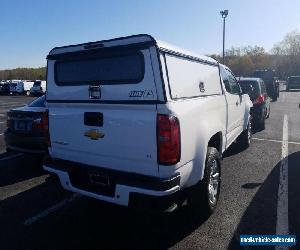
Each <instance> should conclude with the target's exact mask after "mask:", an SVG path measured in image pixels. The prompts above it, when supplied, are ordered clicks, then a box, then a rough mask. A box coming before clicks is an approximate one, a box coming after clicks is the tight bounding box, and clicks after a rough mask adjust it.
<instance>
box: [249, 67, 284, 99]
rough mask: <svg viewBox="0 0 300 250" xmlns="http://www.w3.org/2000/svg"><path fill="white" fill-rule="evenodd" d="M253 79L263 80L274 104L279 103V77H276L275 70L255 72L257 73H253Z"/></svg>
mask: <svg viewBox="0 0 300 250" xmlns="http://www.w3.org/2000/svg"><path fill="white" fill-rule="evenodd" d="M253 77H256V78H261V79H262V80H263V81H264V83H265V86H266V88H267V93H268V95H269V96H270V97H271V98H272V100H273V101H274V102H275V101H277V98H278V97H279V79H278V77H276V72H275V70H271V69H260V70H255V72H254V73H253Z"/></svg>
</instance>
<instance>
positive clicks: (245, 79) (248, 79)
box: [237, 77, 261, 81]
mask: <svg viewBox="0 0 300 250" xmlns="http://www.w3.org/2000/svg"><path fill="white" fill-rule="evenodd" d="M237 78H238V79H239V81H260V80H261V78H258V77H237Z"/></svg>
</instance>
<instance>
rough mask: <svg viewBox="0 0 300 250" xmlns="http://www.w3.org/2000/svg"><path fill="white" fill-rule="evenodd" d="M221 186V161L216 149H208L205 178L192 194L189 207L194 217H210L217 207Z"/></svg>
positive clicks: (194, 188)
mask: <svg viewBox="0 0 300 250" xmlns="http://www.w3.org/2000/svg"><path fill="white" fill-rule="evenodd" d="M220 185H221V159H220V154H219V152H218V150H217V149H216V148H213V147H208V148H207V154H206V162H205V170H204V177H203V180H201V181H200V182H199V183H198V184H197V185H196V186H195V187H193V190H192V191H191V193H190V196H189V199H188V206H189V208H190V209H191V210H192V212H193V213H194V215H203V216H205V217H206V216H209V215H211V214H212V213H213V211H214V210H215V208H216V206H217V202H218V199H219V194H220Z"/></svg>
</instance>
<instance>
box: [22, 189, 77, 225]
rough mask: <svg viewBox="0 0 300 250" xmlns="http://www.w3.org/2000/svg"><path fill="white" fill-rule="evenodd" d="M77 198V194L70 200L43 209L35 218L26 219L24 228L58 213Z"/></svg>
mask: <svg viewBox="0 0 300 250" xmlns="http://www.w3.org/2000/svg"><path fill="white" fill-rule="evenodd" d="M79 196H80V195H79V194H73V195H72V196H71V197H70V198H68V199H64V200H62V201H61V202H59V203H57V204H55V205H53V206H52V207H49V208H47V209H45V210H44V211H42V212H40V213H38V214H36V215H35V216H33V217H31V218H28V219H26V220H25V221H24V223H23V224H24V225H25V226H30V225H32V224H33V223H35V222H37V221H39V220H41V219H43V218H45V217H47V216H48V215H49V214H52V213H54V212H56V211H58V210H59V209H61V208H62V207H64V206H66V205H67V204H68V203H70V202H72V201H73V200H74V199H76V198H77V197H79Z"/></svg>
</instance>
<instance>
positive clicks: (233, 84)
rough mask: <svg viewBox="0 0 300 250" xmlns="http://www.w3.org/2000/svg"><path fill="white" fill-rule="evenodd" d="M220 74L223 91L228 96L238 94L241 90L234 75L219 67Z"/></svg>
mask: <svg viewBox="0 0 300 250" xmlns="http://www.w3.org/2000/svg"><path fill="white" fill-rule="evenodd" d="M220 73H221V77H222V80H223V83H224V85H225V89H226V91H227V92H228V93H230V94H239V93H240V91H241V89H240V85H239V84H238V82H237V80H236V79H235V77H234V75H233V74H232V73H231V72H230V71H229V70H227V69H224V68H223V67H220Z"/></svg>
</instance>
